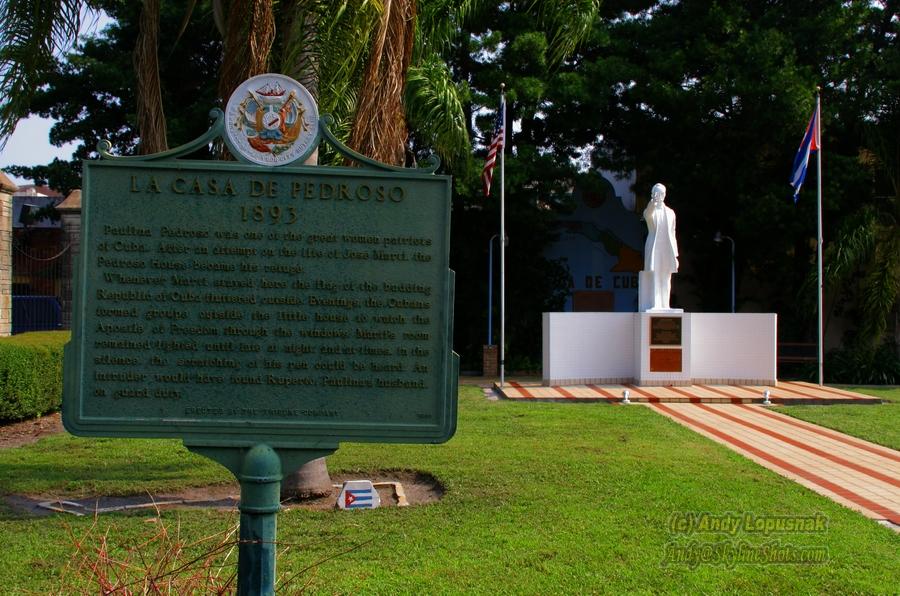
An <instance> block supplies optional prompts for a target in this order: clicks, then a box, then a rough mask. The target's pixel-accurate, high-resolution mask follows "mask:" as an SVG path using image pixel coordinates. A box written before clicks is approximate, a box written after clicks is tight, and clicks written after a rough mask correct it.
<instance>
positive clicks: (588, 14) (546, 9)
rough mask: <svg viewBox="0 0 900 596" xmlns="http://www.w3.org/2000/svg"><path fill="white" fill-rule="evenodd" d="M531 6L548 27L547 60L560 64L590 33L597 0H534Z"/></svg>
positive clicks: (598, 6) (594, 17)
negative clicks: (548, 44)
mask: <svg viewBox="0 0 900 596" xmlns="http://www.w3.org/2000/svg"><path fill="white" fill-rule="evenodd" d="M530 10H531V12H533V13H534V14H535V16H537V19H538V22H539V23H540V24H541V26H542V27H543V28H544V30H545V31H547V39H548V41H549V43H550V46H549V48H548V50H547V58H548V60H549V62H550V64H560V63H561V62H562V61H563V60H565V59H566V58H567V57H568V56H570V55H571V54H572V52H574V51H575V49H576V48H577V47H578V45H579V44H580V43H581V42H582V41H583V40H584V39H585V38H586V37H587V36H588V33H590V31H591V27H593V25H594V21H595V20H596V18H597V14H598V13H599V11H600V0H533V1H532V4H531V7H530Z"/></svg>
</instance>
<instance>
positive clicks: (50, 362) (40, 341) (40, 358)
mask: <svg viewBox="0 0 900 596" xmlns="http://www.w3.org/2000/svg"><path fill="white" fill-rule="evenodd" d="M67 341H69V332H68V331H39V332H35V333H22V334H20V335H14V336H12V337H4V338H0V421H13V420H24V419H26V418H34V417H36V416H40V415H41V414H46V413H47V412H52V411H54V410H58V409H59V407H60V404H62V361H63V346H64V345H65V343H66V342H67Z"/></svg>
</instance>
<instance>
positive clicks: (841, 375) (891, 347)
mask: <svg viewBox="0 0 900 596" xmlns="http://www.w3.org/2000/svg"><path fill="white" fill-rule="evenodd" d="M825 379H826V381H828V382H832V383H847V384H851V385H897V384H900V355H898V351H897V344H895V343H893V342H885V343H883V344H881V345H880V346H878V347H877V348H870V347H865V346H864V347H854V346H849V347H846V348H843V349H841V350H832V351H831V352H828V354H826V356H825Z"/></svg>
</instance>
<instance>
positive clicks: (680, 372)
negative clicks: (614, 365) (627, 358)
mask: <svg viewBox="0 0 900 596" xmlns="http://www.w3.org/2000/svg"><path fill="white" fill-rule="evenodd" d="M634 346H635V364H636V366H635V384H637V385H645V386H652V385H690V384H691V378H692V377H691V315H690V314H685V313H684V312H683V311H682V310H680V309H657V310H651V311H648V312H641V313H638V314H637V316H636V317H635V318H634Z"/></svg>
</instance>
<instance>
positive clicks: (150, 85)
mask: <svg viewBox="0 0 900 596" xmlns="http://www.w3.org/2000/svg"><path fill="white" fill-rule="evenodd" d="M158 48H159V0H144V2H143V6H142V7H141V17H140V25H139V32H138V37H137V43H136V44H135V46H134V54H133V56H132V60H133V62H134V72H135V76H136V78H137V98H136V99H137V125H138V133H139V134H140V136H141V142H140V145H139V146H138V153H140V154H142V155H148V154H150V153H159V152H160V151H165V150H166V149H168V148H169V146H168V141H167V140H166V115H165V113H164V112H163V102H162V89H161V87H160V83H159V57H158Z"/></svg>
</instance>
